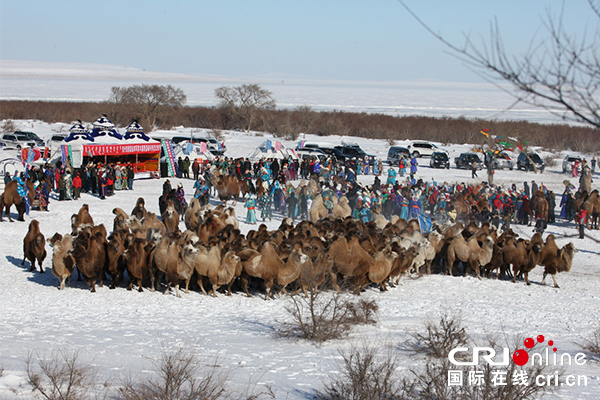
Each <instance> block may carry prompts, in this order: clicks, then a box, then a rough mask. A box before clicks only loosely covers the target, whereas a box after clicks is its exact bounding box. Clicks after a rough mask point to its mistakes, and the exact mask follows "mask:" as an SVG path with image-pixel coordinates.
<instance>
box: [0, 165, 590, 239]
mask: <svg viewBox="0 0 600 400" xmlns="http://www.w3.org/2000/svg"><path fill="white" fill-rule="evenodd" d="M178 161H179V162H178V168H177V175H178V177H181V178H189V168H191V169H192V172H193V179H194V180H195V183H194V195H193V196H194V197H195V198H198V199H200V200H201V204H206V203H208V199H209V196H210V193H211V187H212V182H211V176H213V175H214V172H215V171H217V173H219V174H223V175H231V176H236V177H237V178H238V180H240V181H245V182H246V183H247V184H248V187H249V188H250V192H251V194H250V195H249V196H248V197H247V199H246V202H245V207H246V208H247V218H246V221H247V223H249V224H256V223H257V222H258V220H259V219H260V220H262V221H266V220H272V218H273V212H278V213H280V214H281V215H283V216H287V217H289V218H292V219H296V218H299V219H307V218H308V212H309V210H310V209H311V205H312V202H313V200H314V198H315V197H316V194H317V193H313V192H312V191H311V190H309V188H308V181H309V180H310V179H314V180H315V182H318V186H319V192H320V194H321V198H322V201H323V205H324V206H325V208H326V209H327V210H328V212H331V211H332V210H333V208H334V206H335V204H336V203H338V202H339V201H340V199H341V198H342V196H345V197H346V198H347V199H348V206H349V207H350V208H351V210H352V216H353V217H354V218H356V219H361V220H362V221H364V222H369V221H371V220H373V219H374V218H375V217H376V216H377V215H379V214H382V215H383V216H385V217H386V218H387V219H388V220H390V219H391V218H392V216H394V215H397V216H398V217H400V218H403V219H407V220H408V219H411V218H419V217H427V218H430V219H431V220H435V221H438V222H441V223H444V222H446V221H448V220H452V221H454V220H456V219H457V218H460V217H461V215H460V213H459V212H458V211H457V210H456V209H455V206H454V200H455V199H456V198H457V197H459V196H463V197H465V196H467V197H469V198H470V199H471V201H472V204H470V207H471V208H470V210H468V215H469V218H470V219H471V220H473V219H476V220H478V221H479V222H484V221H489V222H492V223H493V224H495V225H496V226H499V225H500V224H502V225H503V226H504V227H505V228H506V227H510V224H511V223H518V224H529V223H530V221H529V218H530V217H529V216H530V215H531V209H530V200H531V198H532V195H533V194H534V193H536V192H538V191H541V192H542V193H543V194H544V196H545V198H546V200H547V201H548V206H549V213H548V217H547V220H545V219H542V220H541V221H540V218H539V217H541V216H534V217H538V218H536V221H537V223H536V229H538V230H540V231H542V232H543V230H544V229H545V225H546V224H547V223H554V222H555V220H556V215H555V209H556V199H555V194H554V193H553V192H551V191H549V190H548V189H547V188H546V187H545V186H544V185H538V184H537V183H536V182H535V181H531V186H530V185H529V183H528V182H524V183H523V186H522V187H519V188H518V187H517V186H516V185H515V184H513V185H512V186H511V187H510V188H503V187H500V186H496V185H489V184H487V183H485V182H483V183H481V184H465V183H457V182H454V183H449V182H446V181H445V182H436V181H433V180H432V181H427V182H426V181H423V180H422V179H417V178H416V176H415V175H416V173H417V162H416V159H415V158H413V159H411V160H409V159H404V158H401V159H400V161H399V164H398V166H397V167H393V166H390V167H388V168H387V169H384V167H383V165H382V162H381V161H380V160H376V159H373V160H370V162H369V161H366V160H362V159H356V158H354V159H348V160H346V161H345V162H343V161H338V160H337V159H336V158H335V157H328V158H319V157H306V158H304V159H296V158H291V157H290V158H288V159H271V158H269V159H264V158H263V159H261V160H258V161H255V162H251V161H250V160H249V159H247V158H237V159H232V158H228V157H217V158H215V159H213V160H210V161H209V160H200V159H196V160H195V161H194V162H193V163H192V162H191V161H190V160H189V158H188V157H186V158H185V160H182V159H181V158H180V159H179V160H178ZM584 162H585V161H584ZM592 168H593V169H594V170H595V162H593V163H592ZM573 171H577V168H576V167H575V166H574V168H573ZM574 173H575V172H574ZM26 174H28V175H29V176H30V177H31V178H32V180H33V181H34V188H35V193H36V197H37V198H38V199H39V204H40V209H42V210H48V204H49V199H50V192H51V191H57V192H58V200H59V201H63V200H76V199H78V198H79V196H80V195H81V193H82V192H83V193H91V194H97V195H98V196H99V197H100V198H101V199H104V198H106V197H107V196H112V195H114V194H115V192H116V191H119V190H132V189H133V178H134V168H133V166H132V165H131V164H128V163H118V162H117V163H110V164H107V165H103V164H102V163H92V162H89V163H87V164H86V165H84V166H82V167H81V168H77V169H72V168H65V167H64V166H63V165H61V164H60V163H59V164H57V165H56V166H51V165H49V164H46V165H44V166H41V167H39V166H35V167H33V168H32V169H29V170H28V171H27V172H26ZM366 174H369V175H372V176H373V183H372V184H365V183H364V181H365V180H364V179H361V181H362V182H363V183H360V182H359V181H358V179H357V177H358V176H360V175H366ZM26 178H27V177H26V176H24V175H23V173H21V175H19V174H17V176H16V177H11V176H10V174H6V176H5V182H7V181H10V180H11V179H16V180H17V181H19V193H20V194H21V193H22V196H23V197H25V193H26V187H25V184H24V181H25V179H26ZM300 179H303V181H302V182H303V184H301V185H299V186H297V187H295V186H294V185H288V184H287V183H288V182H294V181H298V180H300ZM382 179H383V181H382ZM257 185H261V186H262V190H261V188H258V187H257ZM172 190H173V189H172V188H171V186H170V182H169V181H166V182H165V185H164V186H163V195H165V192H166V193H169V192H170V191H172ZM175 195H176V198H177V200H178V201H179V202H180V203H182V204H184V205H187V201H186V200H185V192H184V190H183V185H182V184H179V185H178V187H177V189H176V190H175ZM579 195H580V193H579V191H577V190H575V188H574V187H573V186H572V185H571V184H569V183H568V181H565V190H564V192H563V193H562V195H561V199H560V203H559V207H560V214H559V218H562V219H565V220H567V221H573V220H575V221H576V222H577V223H578V221H580V220H581V218H582V216H581V215H577V213H576V210H575V202H576V199H577V198H578V196H579ZM481 200H484V202H483V203H482V202H481ZM482 204H483V206H482ZM258 211H260V213H258ZM463 217H464V216H463Z"/></svg>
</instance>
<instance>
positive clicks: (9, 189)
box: [0, 179, 35, 222]
mask: <svg viewBox="0 0 600 400" xmlns="http://www.w3.org/2000/svg"><path fill="white" fill-rule="evenodd" d="M17 185H18V183H17V181H10V182H8V183H7V184H6V186H4V192H3V193H2V195H1V196H0V222H1V221H3V219H2V212H4V213H5V214H6V216H7V217H8V220H9V221H10V222H13V220H12V218H11V216H10V207H11V206H12V205H13V204H14V205H15V207H16V208H17V214H18V215H17V221H25V218H24V215H25V203H24V202H22V201H21V196H19V192H18V191H17ZM25 186H26V187H27V197H29V204H33V198H34V196H35V191H34V189H33V182H31V180H30V179H28V180H27V181H26V182H25Z"/></svg>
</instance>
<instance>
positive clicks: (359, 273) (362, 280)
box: [328, 236, 373, 295]
mask: <svg viewBox="0 0 600 400" xmlns="http://www.w3.org/2000/svg"><path fill="white" fill-rule="evenodd" d="M328 253H329V255H330V256H331V258H333V272H334V273H333V274H332V276H331V277H332V280H333V282H332V283H333V287H334V288H335V290H336V291H337V292H338V293H340V292H341V289H340V287H339V285H338V283H337V274H340V275H342V276H343V277H344V278H348V277H352V278H353V279H354V285H355V288H356V294H357V295H359V294H360V292H361V290H362V289H363V287H365V286H366V285H367V283H368V277H367V273H368V272H369V270H370V267H371V265H372V263H373V257H371V255H370V254H369V253H367V252H366V251H365V250H364V249H363V248H362V247H361V246H360V243H359V241H358V237H356V236H354V237H352V238H351V239H350V240H349V241H348V240H346V238H345V237H341V238H339V239H337V240H336V241H335V242H333V243H332V244H331V245H330V246H329V250H328Z"/></svg>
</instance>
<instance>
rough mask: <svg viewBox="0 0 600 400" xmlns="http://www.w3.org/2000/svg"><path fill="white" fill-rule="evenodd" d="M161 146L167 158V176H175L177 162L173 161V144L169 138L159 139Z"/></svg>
mask: <svg viewBox="0 0 600 400" xmlns="http://www.w3.org/2000/svg"><path fill="white" fill-rule="evenodd" d="M161 144H162V148H163V151H164V153H165V156H166V158H167V168H168V169H169V176H175V175H176V174H177V163H176V162H175V154H174V152H173V144H172V143H171V141H170V140H166V139H163V140H161Z"/></svg>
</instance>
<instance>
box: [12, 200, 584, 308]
mask: <svg viewBox="0 0 600 400" xmlns="http://www.w3.org/2000/svg"><path fill="white" fill-rule="evenodd" d="M113 214H114V215H115V217H114V221H113V230H112V232H111V233H110V235H108V233H107V230H106V228H105V227H104V225H103V224H100V225H95V224H94V220H93V218H92V216H91V214H90V210H89V207H88V205H86V204H84V205H83V206H82V207H81V209H80V210H79V212H78V213H77V214H74V215H73V216H72V218H71V227H72V231H71V232H70V233H68V234H65V235H61V234H60V233H56V234H54V235H53V236H52V238H50V239H48V240H47V242H48V243H49V244H50V246H51V247H52V248H53V252H52V273H53V274H54V275H55V276H56V277H57V278H58V279H59V282H60V289H64V288H65V283H66V282H67V281H69V280H70V278H71V276H72V275H73V273H74V272H75V270H77V271H78V276H79V277H80V278H81V277H83V279H84V280H85V281H86V282H87V284H88V285H89V286H90V288H91V291H92V292H94V291H95V285H96V283H99V284H100V286H102V284H103V281H104V280H109V281H110V288H111V289H112V288H116V287H119V286H120V285H121V284H122V283H123V281H124V278H125V277H126V276H127V278H128V283H127V289H128V290H131V289H132V288H133V287H134V285H135V286H136V287H137V289H138V290H139V291H143V288H144V287H149V288H150V289H151V290H152V291H154V290H156V289H162V288H164V293H169V292H170V290H171V288H174V291H175V294H176V296H178V297H180V296H181V293H180V288H183V287H184V288H185V289H184V290H185V292H186V293H188V292H189V290H190V284H191V283H192V284H194V283H196V284H197V286H198V288H199V289H200V290H201V291H202V293H204V294H206V293H207V290H206V289H205V285H207V284H210V287H209V290H210V292H211V294H212V296H215V297H216V296H217V292H218V291H219V289H220V288H221V287H226V293H227V294H228V295H230V294H231V292H232V289H233V287H236V288H237V287H239V288H241V290H243V291H244V292H245V293H246V295H248V296H249V297H251V294H250V290H249V288H248V286H249V284H253V285H254V286H255V287H256V289H255V290H260V288H264V289H262V290H264V294H265V299H269V298H271V297H272V296H273V295H274V294H275V293H276V291H277V293H284V294H285V293H287V290H288V289H290V290H294V291H297V292H300V291H303V292H304V293H305V294H306V293H307V292H308V290H320V289H334V290H336V291H338V292H339V291H341V290H342V286H345V287H347V288H349V289H350V290H351V291H353V292H354V293H356V294H360V292H361V291H362V290H363V289H364V288H366V287H367V286H369V285H376V286H378V287H379V288H380V290H382V291H385V290H387V288H388V286H391V287H393V286H395V285H397V284H399V283H400V279H401V277H402V276H404V275H406V274H421V273H427V274H430V273H432V272H442V273H446V274H449V275H457V274H473V275H474V276H476V277H478V278H481V276H482V275H483V276H487V277H488V278H489V277H492V276H493V275H494V274H495V276H496V278H499V277H501V278H504V279H511V278H512V281H513V282H515V281H516V279H517V278H519V277H520V276H522V277H523V279H524V280H525V282H526V283H527V284H529V277H528V274H529V272H531V271H532V270H533V269H534V268H535V267H536V266H538V265H540V266H543V267H544V280H543V281H542V283H544V281H545V278H546V276H547V275H548V274H550V275H551V276H552V278H553V281H554V286H555V287H558V285H557V283H556V274H557V273H558V272H564V271H569V270H570V269H571V266H572V264H573V257H574V253H575V252H576V251H577V250H576V249H575V247H574V246H573V244H572V243H569V244H567V245H565V246H563V247H562V248H559V247H558V246H557V245H556V243H555V239H554V236H553V235H551V234H550V235H548V236H547V238H546V240H545V241H544V240H543V238H542V235H541V234H540V233H536V234H534V235H533V236H532V237H531V238H530V239H523V238H519V237H518V235H517V234H515V233H514V232H513V231H512V230H510V229H509V230H507V231H504V232H499V231H497V230H496V229H495V228H494V227H493V226H490V225H489V224H487V223H486V224H483V225H481V226H478V225H477V224H475V223H470V224H468V225H466V226H464V225H463V224H462V223H460V222H458V223H456V224H453V225H450V224H448V225H444V226H436V227H435V230H434V231H433V232H431V233H428V234H421V231H420V228H419V224H418V222H417V221H416V220H410V221H405V220H403V219H399V218H397V217H394V218H393V219H392V221H389V222H388V221H385V222H384V221H382V220H376V221H372V222H369V223H364V222H362V221H359V220H355V219H352V218H351V217H335V216H334V215H329V216H325V217H323V218H320V219H318V220H317V221H316V222H312V221H302V222H300V223H298V224H297V225H294V224H293V222H292V221H291V220H290V219H285V220H283V221H282V223H281V225H280V226H279V228H278V229H276V230H268V229H267V227H266V225H264V224H263V225H260V226H259V227H258V228H257V229H256V230H251V231H249V232H248V233H247V234H246V235H244V234H242V233H241V232H240V230H239V223H238V220H237V217H236V216H235V212H234V210H233V208H231V207H226V206H225V205H224V204H221V205H219V206H217V207H214V208H213V207H212V206H209V205H206V206H201V205H200V203H199V202H198V201H197V200H195V199H194V200H192V202H191V203H190V206H189V207H188V208H187V210H186V211H185V215H184V218H183V220H184V223H185V228H186V229H185V231H181V230H180V229H179V220H180V216H179V215H178V214H177V211H176V210H175V209H174V208H173V207H172V204H168V205H167V207H166V209H165V211H164V213H163V214H162V216H161V218H159V217H158V216H157V215H156V214H154V213H151V212H148V211H147V210H146V209H145V202H144V199H143V198H140V199H138V201H137V203H136V205H135V206H134V208H133V210H132V211H131V213H126V212H125V211H124V210H122V209H121V208H115V209H114V210H113ZM45 242H46V241H45V240H44V236H43V234H42V233H41V232H40V227H39V223H38V221H37V220H32V221H31V224H30V226H29V232H28V233H27V235H26V237H25V238H24V241H23V250H24V259H23V263H24V262H25V259H27V260H29V261H30V263H31V269H32V270H33V269H34V268H35V262H36V261H37V263H38V266H39V268H40V272H44V270H43V268H42V262H43V261H44V258H45V256H46V251H45ZM236 282H237V283H239V284H236ZM340 285H342V286H340Z"/></svg>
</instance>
